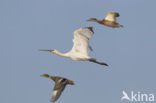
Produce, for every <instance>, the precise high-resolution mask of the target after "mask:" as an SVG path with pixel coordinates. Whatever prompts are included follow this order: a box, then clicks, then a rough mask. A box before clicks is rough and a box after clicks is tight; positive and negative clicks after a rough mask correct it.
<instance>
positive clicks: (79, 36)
mask: <svg viewBox="0 0 156 103" xmlns="http://www.w3.org/2000/svg"><path fill="white" fill-rule="evenodd" d="M93 34H94V32H93V29H92V27H86V28H80V29H78V30H75V31H74V39H73V43H74V44H73V48H72V50H71V52H74V53H80V54H82V55H86V56H88V48H90V45H89V39H90V38H91V36H92V35H93Z"/></svg>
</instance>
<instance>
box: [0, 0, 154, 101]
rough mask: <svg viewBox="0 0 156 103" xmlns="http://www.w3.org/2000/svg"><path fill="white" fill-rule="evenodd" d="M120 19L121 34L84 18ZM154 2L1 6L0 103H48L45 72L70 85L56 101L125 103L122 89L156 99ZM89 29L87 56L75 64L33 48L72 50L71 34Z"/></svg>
mask: <svg viewBox="0 0 156 103" xmlns="http://www.w3.org/2000/svg"><path fill="white" fill-rule="evenodd" d="M108 11H116V12H119V13H120V17H119V18H118V22H119V23H120V24H122V25H124V28H117V29H112V28H109V27H106V26H103V25H100V24H97V23H94V22H87V21H86V20H87V19H89V18H91V17H95V18H98V19H103V18H104V17H105V14H106V12H108ZM155 19H156V0H0V103H50V98H51V95H52V90H53V86H54V82H53V81H51V80H49V79H47V78H42V77H40V75H41V74H43V73H47V74H50V75H55V76H63V77H66V78H69V79H71V80H73V81H75V85H73V86H67V88H66V89H65V91H64V92H63V94H62V96H61V97H60V98H59V100H58V101H56V103H124V102H121V101H120V98H121V96H122V91H123V90H125V91H126V92H128V93H129V92H130V91H132V90H133V91H136V92H138V91H140V92H141V93H153V94H155V95H156V81H155V79H156V20H155ZM87 26H93V27H94V32H95V35H94V36H93V37H92V38H91V40H90V44H91V46H92V47H93V49H94V51H93V52H89V56H91V57H95V58H97V59H98V60H99V61H104V62H106V63H108V64H109V65H110V66H109V67H105V66H101V65H98V64H94V63H90V62H87V61H86V62H82V61H73V60H71V59H67V58H62V57H59V56H57V55H54V54H51V53H48V52H40V51H38V50H39V49H58V50H59V51H61V52H68V51H69V50H70V49H71V48H72V45H73V44H72V39H73V31H74V30H76V29H79V28H81V27H87Z"/></svg>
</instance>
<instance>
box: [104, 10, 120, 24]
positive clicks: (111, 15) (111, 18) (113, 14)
mask: <svg viewBox="0 0 156 103" xmlns="http://www.w3.org/2000/svg"><path fill="white" fill-rule="evenodd" d="M119 16H120V15H119V13H117V12H107V14H106V17H105V20H108V21H112V22H116V17H119Z"/></svg>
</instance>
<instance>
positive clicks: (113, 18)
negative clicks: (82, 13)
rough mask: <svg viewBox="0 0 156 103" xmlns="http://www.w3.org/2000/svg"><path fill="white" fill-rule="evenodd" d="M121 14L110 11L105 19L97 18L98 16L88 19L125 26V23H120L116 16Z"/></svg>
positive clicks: (110, 24) (114, 26)
mask: <svg viewBox="0 0 156 103" xmlns="http://www.w3.org/2000/svg"><path fill="white" fill-rule="evenodd" d="M119 16H120V15H119V13H117V12H108V13H107V15H106V17H105V19H103V20H97V19H96V18H90V19H88V20H87V21H94V22H97V23H99V24H103V25H105V26H108V27H113V28H117V27H123V25H120V24H119V23H117V21H116V17H119Z"/></svg>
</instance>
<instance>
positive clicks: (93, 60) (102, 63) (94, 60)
mask: <svg viewBox="0 0 156 103" xmlns="http://www.w3.org/2000/svg"><path fill="white" fill-rule="evenodd" d="M89 61H90V62H93V63H97V64H100V65H105V66H108V64H106V63H104V62H98V61H96V59H94V58H91V59H89Z"/></svg>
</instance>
